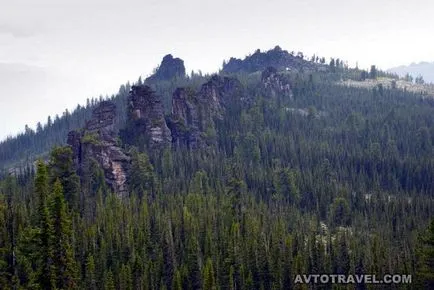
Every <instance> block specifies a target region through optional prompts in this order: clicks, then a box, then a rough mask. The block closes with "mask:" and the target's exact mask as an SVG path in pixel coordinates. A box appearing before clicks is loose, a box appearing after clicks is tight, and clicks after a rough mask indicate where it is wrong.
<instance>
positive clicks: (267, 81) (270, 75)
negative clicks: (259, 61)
mask: <svg viewBox="0 0 434 290" xmlns="http://www.w3.org/2000/svg"><path fill="white" fill-rule="evenodd" d="M261 80H262V85H263V89H264V91H265V95H266V96H270V97H271V98H275V97H277V96H283V97H288V98H292V97H293V94H292V90H291V85H290V82H289V79H288V78H287V77H286V76H285V75H283V74H280V73H278V72H277V69H276V68H274V67H268V68H266V69H265V70H264V71H263V72H262V75H261Z"/></svg>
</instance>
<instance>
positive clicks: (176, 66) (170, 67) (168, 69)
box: [146, 54, 185, 82]
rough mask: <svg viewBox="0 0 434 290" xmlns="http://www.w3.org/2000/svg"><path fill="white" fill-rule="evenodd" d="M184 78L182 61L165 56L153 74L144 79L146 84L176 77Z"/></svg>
mask: <svg viewBox="0 0 434 290" xmlns="http://www.w3.org/2000/svg"><path fill="white" fill-rule="evenodd" d="M184 76H185V66H184V61H183V60H182V59H180V58H174V57H173V56H172V55H171V54H168V55H166V56H165V57H164V58H163V60H162V61H161V64H160V66H159V67H158V68H157V69H156V71H155V73H154V74H153V75H151V76H150V77H149V78H147V79H146V81H147V82H154V81H167V80H170V79H173V78H176V77H184Z"/></svg>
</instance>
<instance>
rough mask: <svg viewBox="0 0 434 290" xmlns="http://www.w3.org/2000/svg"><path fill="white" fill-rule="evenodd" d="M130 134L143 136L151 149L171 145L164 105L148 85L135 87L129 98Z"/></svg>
mask: <svg viewBox="0 0 434 290" xmlns="http://www.w3.org/2000/svg"><path fill="white" fill-rule="evenodd" d="M129 116H130V122H131V124H130V126H131V128H129V134H137V135H141V136H143V137H144V138H145V139H146V140H147V143H148V144H149V146H150V147H151V148H155V147H159V146H164V145H167V144H170V142H171V141H172V136H171V132H170V130H169V128H168V127H167V124H166V121H165V118H164V110H163V105H162V103H161V99H160V97H159V96H157V95H156V93H155V92H154V91H153V90H152V89H151V88H150V87H149V86H146V85H139V86H133V87H132V88H131V91H130V96H129Z"/></svg>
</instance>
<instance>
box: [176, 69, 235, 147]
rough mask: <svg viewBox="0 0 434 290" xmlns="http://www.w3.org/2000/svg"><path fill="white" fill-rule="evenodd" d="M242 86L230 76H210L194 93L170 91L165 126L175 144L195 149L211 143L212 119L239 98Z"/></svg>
mask: <svg viewBox="0 0 434 290" xmlns="http://www.w3.org/2000/svg"><path fill="white" fill-rule="evenodd" d="M242 97H243V87H242V85H241V83H240V82H239V81H238V80H237V79H234V78H229V77H220V76H217V75H215V76H213V77H211V79H210V80H209V81H208V82H206V83H205V84H203V85H202V87H201V89H200V90H199V91H198V92H195V91H193V90H192V89H189V88H178V89H177V90H176V91H175V93H174V94H173V99H172V114H171V115H170V117H169V118H168V120H167V122H168V126H169V128H170V130H171V132H172V140H173V143H174V144H175V145H182V144H184V145H186V146H187V147H189V148H193V149H194V148H198V147H203V146H205V145H210V144H212V143H214V142H215V140H214V139H215V130H216V128H215V127H216V126H215V120H218V119H220V120H221V119H222V118H223V115H224V113H225V111H226V107H227V106H228V105H229V104H230V103H231V102H234V101H235V102H236V101H241V100H242Z"/></svg>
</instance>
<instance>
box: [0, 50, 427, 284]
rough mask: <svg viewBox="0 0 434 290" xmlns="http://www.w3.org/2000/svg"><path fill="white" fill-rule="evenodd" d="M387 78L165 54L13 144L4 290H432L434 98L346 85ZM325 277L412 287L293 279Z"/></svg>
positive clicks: (0, 147) (7, 153)
mask: <svg viewBox="0 0 434 290" xmlns="http://www.w3.org/2000/svg"><path fill="white" fill-rule="evenodd" d="M181 64H182V65H181ZM380 77H389V78H397V77H396V76H393V75H387V74H386V73H384V72H381V71H379V70H378V71H377V70H376V68H375V67H374V68H371V71H370V72H368V71H363V70H359V69H358V68H348V66H346V65H345V64H344V62H343V61H340V60H339V59H333V62H332V61H330V63H325V61H324V59H322V58H318V57H313V58H312V59H309V60H307V59H305V58H304V57H303V55H294V54H291V53H288V52H286V51H284V50H281V49H280V48H279V47H276V48H275V49H273V50H270V51H268V52H260V51H256V52H255V53H254V54H252V55H249V56H247V57H246V58H245V59H243V60H241V59H234V58H232V59H230V60H229V61H228V62H224V64H223V68H222V69H221V70H220V72H219V73H218V74H215V75H212V76H211V75H202V74H199V73H194V72H192V73H191V74H189V75H186V74H185V69H184V68H183V62H182V60H180V59H177V58H173V57H172V56H170V57H169V56H168V57H165V59H163V62H162V64H161V65H160V67H159V68H158V69H156V72H155V74H154V75H153V76H151V77H150V78H148V79H145V80H142V79H139V80H138V81H137V82H136V83H134V84H129V83H127V84H126V85H122V86H121V88H120V90H119V93H118V94H116V95H114V96H111V97H107V98H104V99H102V98H101V99H99V100H97V99H93V100H90V101H88V103H87V104H86V105H85V106H78V107H77V109H76V110H74V111H73V112H71V113H69V112H67V111H66V112H65V113H64V114H63V115H62V116H61V117H56V118H55V119H54V120H53V121H52V120H51V118H49V119H48V121H47V122H45V123H44V125H38V128H37V130H36V131H33V130H32V129H28V130H26V131H25V132H24V133H21V134H19V135H18V136H16V137H10V138H8V139H7V140H5V141H3V142H1V143H0V168H1V169H3V171H2V174H1V180H0V289H122V290H123V289H434V288H433V287H434V219H433V218H434V117H433V116H434V98H433V97H430V96H426V95H424V94H418V93H415V92H410V91H407V90H403V89H398V88H395V87H384V86H382V85H381V84H380V85H377V86H373V87H372V88H361V87H354V86H343V85H341V84H339V83H338V81H339V80H342V79H353V80H356V81H360V80H361V79H364V78H372V79H377V78H380ZM70 131H72V132H74V134H72V133H69V132H70ZM323 273H329V274H375V275H377V276H378V277H381V276H383V275H385V274H409V275H412V283H411V284H402V285H399V284H391V285H384V284H383V285H380V286H379V285H372V284H363V283H361V284H357V285H353V284H350V285H346V284H341V285H331V284H310V285H307V284H295V283H294V276H295V275H297V274H323Z"/></svg>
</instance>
